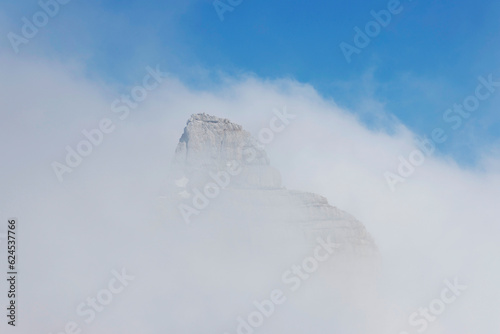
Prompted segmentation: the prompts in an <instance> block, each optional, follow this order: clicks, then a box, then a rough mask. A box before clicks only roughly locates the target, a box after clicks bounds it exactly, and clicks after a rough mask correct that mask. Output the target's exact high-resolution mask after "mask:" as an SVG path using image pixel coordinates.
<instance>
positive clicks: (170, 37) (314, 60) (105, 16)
mask: <svg viewBox="0 0 500 334" xmlns="http://www.w3.org/2000/svg"><path fill="white" fill-rule="evenodd" d="M223 2H226V1H223ZM388 2H389V1H385V0H384V1H361V0H352V1H339V2H327V1H324V2H319V1H318V2H312V3H311V2H304V1H286V2H285V1H262V0H253V1H249V0H243V1H242V2H241V4H240V5H238V6H236V7H234V10H233V11H228V12H225V13H224V21H221V20H220V19H219V17H218V14H217V12H216V10H215V8H214V5H213V2H212V1H205V0H189V1H182V2H178V1H92V2H83V1H78V0H72V1H70V2H69V3H68V4H66V5H64V6H61V8H60V12H59V13H58V15H56V16H55V17H54V18H53V19H51V20H50V22H49V23H48V24H47V25H46V26H45V27H43V28H42V29H40V32H39V34H38V36H36V38H34V39H33V40H31V41H30V43H29V44H27V45H22V46H21V52H20V53H19V56H20V57H43V58H47V59H57V60H60V61H64V62H70V61H76V62H79V63H82V64H84V67H85V70H86V73H87V74H88V76H89V77H91V78H94V79H96V80H99V81H104V82H109V83H113V84H118V85H132V84H134V82H135V81H136V80H137V78H139V77H140V75H141V73H142V71H143V69H144V67H145V66H147V65H150V64H157V63H158V64H161V66H162V68H163V69H164V70H167V71H168V72H170V73H172V74H173V75H175V76H177V77H179V78H180V79H181V80H182V81H184V82H185V83H187V84H188V85H192V86H199V87H209V86H210V85H214V84H216V83H217V80H218V78H219V74H220V73H224V74H228V75H234V76H238V75H241V74H246V73H252V74H254V75H256V76H258V77H261V78H269V79H274V78H283V77H284V78H293V79H295V80H298V81H300V82H302V83H308V84H311V85H312V86H313V87H314V88H315V89H317V90H318V91H319V92H320V93H321V94H322V95H323V96H324V97H326V98H331V99H333V100H335V101H336V102H337V103H338V104H339V105H341V106H344V107H346V108H348V109H350V110H352V112H354V113H356V114H358V115H359V117H360V118H361V119H362V120H363V121H364V122H365V123H366V124H367V125H369V126H372V127H378V126H381V127H383V126H384V122H385V120H386V119H387V118H389V119H390V117H391V115H393V116H395V117H396V118H397V119H399V120H400V121H401V122H402V123H403V124H405V125H406V126H407V127H409V128H410V129H411V130H413V131H415V132H416V133H417V134H419V135H425V134H428V133H430V132H431V131H432V130H433V129H434V128H436V127H440V126H443V120H442V116H443V112H444V110H446V109H447V108H449V107H451V106H452V105H453V103H456V102H461V101H463V99H464V98H465V97H467V96H468V95H470V94H472V93H473V92H474V89H475V87H476V86H477V77H478V76H480V75H482V76H487V75H488V74H493V77H494V78H499V79H500V70H499V59H500V34H499V31H500V29H499V28H500V21H499V20H498V17H499V14H500V4H499V3H498V2H497V1H489V0H486V1H481V2H468V1H451V0H437V1H424V0H413V1H409V0H406V1H402V2H401V4H400V7H401V8H402V10H401V11H400V13H398V14H393V15H392V18H391V20H390V22H389V24H388V25H387V26H386V27H383V28H382V29H381V31H380V33H379V34H378V35H376V36H375V37H373V38H372V40H371V42H370V44H369V45H368V46H367V47H365V48H363V49H362V50H361V53H360V54H354V55H352V61H351V62H350V63H348V62H347V61H346V59H345V58H344V55H343V53H342V51H341V50H340V47H339V45H340V43H341V42H346V43H349V44H352V45H354V43H353V36H354V30H353V28H354V27H355V26H358V27H360V28H362V29H363V28H364V26H365V24H366V23H368V22H369V21H371V20H373V18H372V16H371V14H370V12H371V11H372V10H374V11H376V12H378V11H380V10H383V9H386V8H387V6H388ZM38 10H40V7H39V5H38V3H37V2H36V1H32V0H28V1H23V2H22V3H13V2H11V3H8V2H2V3H1V5H0V11H1V12H2V16H3V20H2V21H3V23H1V25H0V27H1V28H2V30H4V31H3V35H4V36H6V34H7V33H8V32H9V31H13V32H16V33H19V31H20V28H21V26H22V21H21V18H22V17H23V16H26V17H30V16H32V15H33V13H35V12H37V11H38ZM0 50H1V51H2V53H3V52H11V53H12V49H11V48H10V46H9V42H8V40H7V38H5V37H4V38H3V39H2V48H1V49H0ZM499 96H500V94H498V96H497V94H494V95H493V96H492V97H491V98H489V99H488V100H486V101H485V102H482V103H481V106H480V108H479V109H478V110H477V111H476V112H475V113H474V115H473V116H472V117H471V118H470V119H468V120H467V121H466V122H464V125H463V126H462V127H461V128H460V129H458V130H456V131H451V132H450V138H451V140H448V141H447V142H445V143H444V144H442V145H440V147H439V149H440V151H441V152H442V153H444V154H450V155H452V156H453V157H454V158H455V159H456V160H458V161H459V162H460V163H462V164H464V165H473V164H474V162H475V161H476V160H477V158H478V157H479V156H480V155H481V154H482V153H484V152H485V151H489V150H491V149H494V148H495V147H498V143H499V140H500V115H499V114H498V111H497V109H498V108H497V107H498V105H499V104H500V97H499ZM193 112H194V111H193ZM387 115H389V116H387Z"/></svg>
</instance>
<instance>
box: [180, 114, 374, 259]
mask: <svg viewBox="0 0 500 334" xmlns="http://www.w3.org/2000/svg"><path fill="white" fill-rule="evenodd" d="M174 166H175V168H174V170H175V173H174V174H175V177H174V178H175V180H174V183H173V184H174V185H173V187H174V189H175V191H174V194H173V195H172V197H173V198H172V199H173V200H174V201H177V203H181V204H179V205H177V207H178V208H179V210H180V211H181V215H182V216H183V217H184V218H186V216H188V217H189V218H197V217H198V216H199V217H200V219H201V218H202V217H203V215H204V214H205V217H209V215H208V213H205V212H203V210H204V209H205V207H206V206H208V204H207V203H206V202H209V201H212V202H217V201H219V198H217V199H216V198H215V197H221V198H223V199H224V200H225V201H226V204H224V205H226V207H227V206H230V207H231V210H227V211H228V212H225V211H224V210H225V209H224V205H221V206H217V204H218V203H214V204H213V205H212V203H210V205H211V206H212V207H213V208H215V209H214V210H216V211H217V210H218V211H217V213H216V215H215V217H224V216H225V215H229V211H231V212H233V211H234V210H233V209H234V208H237V209H238V215H240V216H241V217H248V216H252V217H253V218H252V219H254V220H255V221H262V220H265V219H266V216H271V217H272V219H271V220H270V221H271V222H270V224H274V225H275V226H277V227H278V228H280V229H281V230H282V231H283V234H286V233H288V232H290V231H291V232H292V234H293V233H295V232H297V231H299V232H300V233H301V234H302V235H303V237H304V240H305V241H306V243H309V244H314V243H315V240H316V239H317V237H320V236H321V237H326V236H331V237H332V238H333V240H334V242H335V243H336V244H338V246H339V248H338V249H339V251H343V252H350V253H355V254H375V253H377V251H376V246H375V243H374V241H373V239H372V237H371V236H370V234H369V233H368V232H367V231H366V229H365V227H364V226H363V224H361V223H360V222H359V221H358V220H356V219H355V218H354V217H352V216H351V215H349V214H348V213H346V212H344V211H342V210H339V209H338V208H336V207H334V206H331V205H330V204H328V201H327V199H326V198H324V197H322V196H320V195H317V194H312V193H308V192H303V191H295V190H287V189H285V188H284V187H282V185H281V177H280V173H279V172H278V171H277V170H276V169H275V168H273V167H271V165H270V162H269V158H268V157H267V154H266V152H265V151H264V150H263V148H262V146H261V145H259V143H258V141H257V140H255V139H254V138H253V137H252V136H251V135H250V134H249V133H248V132H246V131H245V130H243V128H242V127H241V126H240V125H237V124H234V123H232V122H230V121H229V120H227V119H221V118H218V117H215V116H210V115H206V114H196V115H192V116H191V118H190V119H189V120H188V122H187V125H186V128H185V129H184V133H183V134H182V136H181V138H180V141H179V144H178V146H177V149H176V151H175V157H174ZM216 188H218V190H217V189H216ZM222 193H223V194H222ZM221 194H222V195H221ZM223 199H220V201H222V200H223ZM204 200H206V201H204ZM204 202H205V203H204ZM205 204H206V205H205ZM182 210H184V212H182ZM210 217H212V216H210Z"/></svg>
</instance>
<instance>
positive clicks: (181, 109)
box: [0, 57, 500, 333]
mask: <svg viewBox="0 0 500 334" xmlns="http://www.w3.org/2000/svg"><path fill="white" fill-rule="evenodd" d="M152 65H153V64H151V66H152ZM0 71H1V72H2V73H3V74H4V80H3V81H2V82H1V83H0V85H1V89H0V108H1V110H2V115H3V116H4V117H3V122H2V124H1V125H0V130H1V132H2V136H3V140H2V142H1V144H0V150H1V152H2V156H3V159H4V161H5V162H4V163H2V167H1V171H2V173H1V175H0V178H1V180H2V183H1V184H2V187H3V189H2V192H1V193H0V194H1V195H0V200H1V203H2V208H0V209H1V212H2V214H3V215H6V216H17V217H18V218H19V221H20V226H21V229H20V236H19V238H20V252H21V253H20V259H21V260H20V261H21V262H20V263H21V265H22V266H21V269H20V271H21V275H20V277H21V278H22V280H23V281H22V284H21V285H20V290H21V293H20V296H21V297H20V298H21V299H20V307H21V312H22V313H21V314H22V316H20V319H19V321H20V327H19V329H20V330H22V332H25V333H28V332H29V333H33V332H34V331H35V330H37V331H45V332H54V333H55V332H57V331H58V330H62V328H63V326H64V324H65V323H66V322H67V321H70V320H72V319H74V320H81V319H79V318H78V316H77V315H76V313H75V311H74V309H75V307H76V305H78V304H79V303H80V302H82V301H83V300H85V298H87V297H88V296H93V295H95V294H96V292H97V291H98V290H100V289H103V288H105V287H106V284H107V283H108V281H109V278H110V276H109V273H110V272H111V270H113V269H119V268H122V267H125V268H127V269H128V270H129V271H130V272H131V273H132V274H133V275H135V276H136V279H135V281H134V282H133V283H131V284H130V287H128V288H127V290H126V291H124V292H123V293H122V294H120V295H119V296H117V298H116V301H114V302H113V304H111V305H110V310H109V312H108V310H106V311H103V312H102V314H100V315H99V316H98V318H97V319H96V320H95V321H94V322H93V323H92V326H91V327H88V328H86V329H85V331H84V332H85V333H104V332H109V330H110V329H112V330H113V331H119V332H121V333H137V332H141V333H157V332H158V331H159V330H165V329H168V330H171V331H175V330H177V331H179V332H181V331H183V330H184V332H193V333H194V332H198V333H199V332H216V331H218V330H220V332H221V333H222V332H223V330H229V329H231V328H234V324H233V323H231V321H234V320H233V319H235V318H232V317H231V316H229V317H228V316H226V318H227V319H228V321H229V323H227V324H223V320H222V319H224V317H223V315H221V314H218V315H217V312H218V310H216V309H212V307H213V305H212V304H215V305H217V300H218V299H217V298H218V297H219V296H217V295H214V294H215V292H216V291H219V290H220V291H224V290H223V283H224V282H226V281H222V282H219V281H218V280H220V279H221V274H220V272H219V271H217V269H219V270H223V269H222V268H224V266H223V263H224V262H223V261H225V260H227V259H226V257H227V258H230V257H236V255H234V254H224V253H221V252H222V250H224V248H221V249H218V248H217V242H220V243H224V242H225V241H227V240H229V239H231V238H233V236H232V235H231V233H230V232H227V231H226V232H225V233H222V234H220V235H219V234H217V233H216V231H213V230H211V229H210V227H203V228H201V227H200V229H199V230H197V229H196V227H195V228H193V229H191V230H185V229H184V228H183V227H180V226H171V225H168V223H167V224H164V223H163V224H162V223H160V222H158V221H157V218H156V216H155V212H154V208H153V205H152V203H153V200H154V199H155V198H156V196H158V194H159V193H160V192H161V188H162V185H163V184H164V182H165V180H166V178H167V176H168V175H167V171H168V165H169V162H170V160H171V158H172V156H173V152H174V149H175V145H176V144H177V141H178V140H179V138H180V135H181V134H182V130H183V127H184V125H185V122H186V120H187V119H188V118H189V116H190V115H191V114H193V113H199V112H205V113H209V114H213V115H216V116H219V117H225V118H229V119H231V120H232V121H233V122H235V123H238V124H241V125H243V127H244V128H245V129H247V130H248V131H250V132H251V133H252V134H254V135H256V134H257V133H258V131H259V130H260V128H261V127H263V126H266V125H267V124H268V122H269V119H270V118H271V117H272V116H273V114H272V109H273V108H279V107H281V106H284V105H286V106H287V108H288V111H289V112H291V113H294V114H296V115H297V118H296V119H295V120H294V122H293V123H292V124H291V125H290V126H289V127H287V129H286V131H284V132H283V133H280V135H279V136H277V138H276V139H275V140H274V141H273V142H272V144H271V145H269V147H268V148H267V151H268V155H269V156H270V159H271V163H272V164H273V165H274V166H275V167H277V168H278V169H279V170H280V171H281V173H282V176H283V180H284V185H285V186H286V187H287V188H290V189H300V190H306V191H311V192H315V193H318V194H321V195H324V196H326V197H327V198H328V199H329V202H330V203H331V204H332V205H335V206H337V207H339V208H341V209H343V210H346V211H348V212H350V213H351V214H353V215H354V216H356V217H357V218H358V219H360V220H361V221H362V222H363V223H364V224H365V225H366V226H367V228H368V230H369V231H370V232H371V233H372V234H373V236H374V238H375V240H376V242H377V244H378V246H379V248H380V251H381V256H382V260H383V265H382V269H381V272H380V279H379V283H378V297H376V298H369V297H367V299H366V304H367V305H368V306H370V307H373V306H378V307H377V309H376V310H373V309H371V308H370V307H367V309H365V312H366V319H367V325H369V326H372V327H369V330H370V333H379V332H380V333H382V332H383V331H382V330H381V328H387V327H393V326H395V328H396V329H395V330H396V332H395V333H399V332H397V330H405V329H406V328H399V327H397V326H396V325H395V323H396V322H401V324H402V325H405V323H406V319H405V317H407V316H408V315H409V314H410V313H412V312H414V311H416V310H417V309H418V308H419V307H424V306H426V305H428V303H429V301H431V300H432V299H434V298H438V297H439V296H438V295H436V294H438V293H439V292H440V291H441V289H442V288H443V287H442V282H443V280H444V279H445V278H452V277H455V276H458V277H459V278H460V279H461V280H463V281H464V282H465V283H466V284H467V285H468V290H467V291H466V292H465V293H464V295H463V296H462V297H460V300H459V301H457V302H456V303H455V304H453V305H451V306H450V307H449V308H448V309H447V310H446V313H445V315H443V316H442V317H440V318H439V319H438V321H436V323H435V324H433V326H434V327H432V328H431V329H429V330H428V333H452V332H453V333H462V332H463V333H471V332H474V333H492V332H494V331H495V330H498V328H499V326H500V323H499V322H498V320H496V319H497V317H496V315H497V314H498V311H499V307H498V303H497V301H498V298H499V297H500V296H499V290H498V288H497V284H498V283H497V282H498V281H499V278H500V271H499V270H498V269H496V268H495V255H496V254H499V253H498V251H499V248H500V246H498V242H497V240H496V239H497V235H498V232H500V229H499V227H498V224H497V222H496V220H497V219H498V218H499V217H500V212H499V211H500V209H499V208H498V199H499V192H498V189H500V187H499V186H500V173H499V172H500V169H499V166H500V165H499V161H500V159H499V157H498V152H496V153H491V154H489V155H488V156H485V157H484V159H483V161H482V163H484V166H486V167H485V168H484V169H482V170H478V171H476V170H465V169H462V168H461V167H460V166H458V165H457V164H455V163H454V162H453V161H449V160H446V159H444V158H438V157H431V158H428V159H427V161H426V162H425V164H424V165H423V166H421V167H419V169H418V171H417V172H416V173H415V174H414V175H412V176H411V177H410V178H409V179H408V180H407V182H406V183H405V184H401V185H399V187H398V190H397V191H396V192H391V191H390V190H389V188H388V186H387V184H386V182H385V180H384V177H383V173H384V172H385V171H386V170H390V169H393V168H394V166H395V165H396V164H397V157H398V155H400V154H407V153H408V152H410V151H411V150H412V149H414V144H413V142H412V133H411V132H410V131H409V130H407V129H406V128H405V127H404V126H403V125H401V124H397V123H391V124H390V125H391V128H395V129H396V131H395V134H387V133H385V132H383V131H377V130H369V129H367V128H366V127H365V126H364V125H362V124H361V123H360V122H359V121H358V119H357V118H356V117H355V116H353V114H350V113H349V112H348V111H346V110H342V109H340V108H339V107H338V106H336V105H335V104H334V103H333V102H332V101H326V100H324V99H323V98H321V97H320V96H319V95H318V94H317V93H316V91H315V90H314V88H313V87H311V86H309V85H305V84H300V83H297V82H294V81H291V80H274V81H270V80H261V79H259V78H255V77H253V76H248V77H243V78H236V79H235V78H225V79H224V80H223V84H220V85H218V86H217V88H216V89H214V90H213V91H210V90H203V91H201V90H191V89H190V88H188V87H186V86H185V85H183V84H182V83H181V82H180V81H178V80H176V79H175V78H169V79H166V80H165V82H164V83H163V84H162V86H161V87H160V88H159V89H158V90H155V91H154V92H152V93H151V94H150V96H149V97H148V98H147V99H146V100H145V101H144V102H143V103H142V104H141V106H140V108H138V109H137V110H134V111H132V113H131V115H130V116H129V117H128V118H127V119H126V120H123V121H121V120H119V119H118V117H117V115H115V114H113V113H112V111H111V109H110V104H111V101H113V100H114V99H115V98H116V96H117V94H118V93H117V92H115V90H114V87H107V86H105V85H104V84H102V83H99V82H92V81H90V80H88V79H86V78H85V77H84V76H83V75H82V74H81V73H82V71H81V67H80V66H78V65H73V64H70V65H67V64H58V63H55V62H52V63H50V62H47V61H41V60H39V59H16V60H14V59H10V58H6V57H4V58H0ZM141 79H142V76H141V77H139V78H138V81H139V80H141ZM104 117H107V118H110V119H112V120H113V122H114V123H115V125H116V130H115V131H114V132H113V133H111V134H109V135H108V136H107V137H106V138H105V140H104V142H103V144H102V145H101V146H99V147H98V148H96V149H95V150H94V152H93V153H92V154H91V155H90V156H88V157H86V158H85V160H84V162H83V163H82V164H81V165H80V166H79V167H78V168H76V169H75V170H74V171H73V172H72V173H71V174H67V175H65V181H64V182H63V183H59V182H58V180H57V178H56V176H55V174H54V173H53V171H52V169H51V166H50V163H51V162H52V161H54V160H58V161H61V162H62V160H63V159H64V156H65V146H66V145H70V146H71V145H76V143H78V141H79V140H81V139H82V138H83V137H82V135H81V130H83V129H90V128H92V127H97V124H98V122H99V120H101V119H102V118H104ZM389 119H390V118H389ZM390 122H394V121H393V120H391V121H390ZM5 218H6V217H2V219H5ZM203 233H207V234H208V235H210V236H211V237H213V238H215V240H216V241H217V242H215V243H213V242H211V241H207V240H206V237H205V236H204V235H203ZM217 238H220V240H217ZM200 251H206V252H207V253H209V254H218V255H219V256H221V262H218V261H217V259H215V260H213V261H211V262H209V263H207V262H204V260H206V258H205V257H203V256H201V255H200ZM240 255H241V254H240ZM242 256H243V255H242ZM245 259H247V258H246V257H245ZM247 260H248V259H247ZM299 260H300V258H299V259H297V261H299ZM251 265H252V266H256V267H255V268H257V265H256V264H254V263H253V264H251ZM264 265H265V266H267V265H269V267H272V265H271V263H269V264H264ZM287 266H289V264H288V263H284V264H283V265H282V267H281V268H282V269H285V268H286V267H287ZM214 268H215V269H214ZM275 270H276V269H275ZM211 271H212V272H211ZM281 271H282V270H277V273H280V272H281ZM194 273H197V274H199V275H201V276H200V277H204V280H199V279H197V278H196V276H193V277H191V276H189V274H194ZM228 275H229V277H233V276H231V275H230V274H228ZM271 276H272V275H271ZM234 277H235V278H241V276H238V275H236V274H235V275H234ZM266 277H267V278H269V275H268V276H265V275H264V276H262V275H260V276H259V275H250V276H249V278H248V280H249V281H248V282H242V283H241V286H242V287H247V288H250V287H252V284H253V283H255V282H254V281H252V279H254V280H258V281H259V284H260V285H259V284H257V285H258V286H267V285H266V283H265V278H266ZM250 278H252V279H250ZM226 279H227V278H226ZM272 283H273V282H268V283H267V284H269V285H270V286H272ZM219 284H220V285H219ZM195 288H196V289H195ZM311 289H312V290H311V291H313V292H314V287H311ZM271 290H272V289H270V290H263V291H252V293H250V294H249V292H248V291H250V290H244V289H242V291H240V294H239V295H235V296H231V300H232V302H233V303H234V305H240V306H241V307H242V308H243V309H240V310H231V311H232V312H240V313H245V312H246V310H245V309H244V307H245V305H248V307H250V306H251V304H248V302H247V301H248V300H249V298H250V299H251V298H260V297H254V296H265V295H266V294H268V293H269V292H270V291H271ZM322 305H323V304H322ZM341 305H342V304H341ZM382 305H383V306H387V305H397V306H398V307H399V308H400V311H402V315H403V317H402V318H401V317H400V316H393V317H392V320H387V319H389V318H391V316H390V314H389V313H388V312H386V309H383V310H382V311H381V307H382ZM297 307H298V308H297V309H295V310H294V306H293V305H292V306H289V307H287V308H284V311H283V312H284V313H283V314H282V315H281V316H283V317H285V318H286V317H287V316H288V317H289V324H290V327H291V329H290V330H289V332H291V333H293V330H299V329H300V328H301V326H305V325H307V324H312V323H314V321H320V320H318V319H320V318H321V317H320V316H318V317H316V316H315V314H314V312H313V310H315V309H314V308H307V307H305V306H300V305H299V306H297ZM300 307H305V310H303V309H301V308H300ZM332 307H333V309H334V310H335V312H339V313H342V314H343V312H344V311H345V310H342V309H341V308H335V307H341V306H338V305H336V306H335V305H333V306H332ZM391 307H392V306H391ZM346 308H347V306H346ZM41 310H43V311H41ZM329 310H330V309H329ZM186 312H187V313H186ZM189 312H191V313H189ZM198 312H199V313H198ZM308 312H312V313H308ZM332 312H333V311H332ZM347 314H348V313H346V319H348V320H346V321H344V322H343V323H342V324H339V325H338V327H337V328H341V329H343V330H344V331H345V332H346V333H348V332H350V333H358V332H359V333H362V332H363V330H362V329H360V328H361V327H362V324H356V326H354V325H353V323H354V322H356V321H358V320H359V318H356V317H355V316H354V315H352V314H350V315H347ZM292 315H294V316H295V317H296V319H300V320H301V321H303V322H302V323H300V322H299V321H297V322H296V321H294V320H293V319H295V318H291V316H292ZM351 317H352V318H351ZM361 318H363V317H361ZM277 319H278V318H277ZM323 320H324V319H323ZM323 320H321V321H323ZM276 321H278V320H276ZM393 321H394V322H393ZM185 324H189V325H190V326H191V327H190V328H188V329H186V328H182V325H185ZM325 324H326V322H325ZM293 325H295V327H294V326H293ZM1 326H4V324H2V325H1ZM269 326H270V327H265V326H264V327H263V328H262V333H266V332H267V331H270V330H271V329H274V327H273V326H277V325H272V324H270V325H269ZM317 326H318V330H320V329H321V323H318V324H317ZM358 326H359V327H358ZM406 326H407V323H406ZM275 331H278V329H275Z"/></svg>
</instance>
